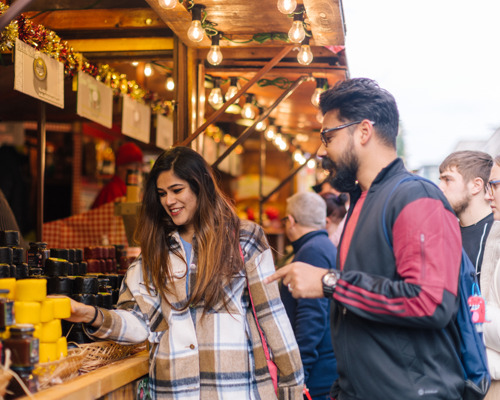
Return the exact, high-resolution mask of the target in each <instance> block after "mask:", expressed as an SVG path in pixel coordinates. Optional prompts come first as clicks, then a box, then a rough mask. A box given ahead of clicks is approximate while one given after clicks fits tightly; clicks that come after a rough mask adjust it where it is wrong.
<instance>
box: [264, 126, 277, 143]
mask: <svg viewBox="0 0 500 400" xmlns="http://www.w3.org/2000/svg"><path fill="white" fill-rule="evenodd" d="M277 132H278V130H277V129H276V127H275V126H274V125H269V126H268V128H267V130H266V133H265V136H266V139H267V140H273V139H274V137H275V136H276V133H277Z"/></svg>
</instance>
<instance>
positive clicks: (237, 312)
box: [92, 221, 304, 400]
mask: <svg viewBox="0 0 500 400" xmlns="http://www.w3.org/2000/svg"><path fill="white" fill-rule="evenodd" d="M173 240H175V242H176V243H177V245H178V246H179V250H180V251H181V253H182V254H184V250H183V247H182V245H181V242H180V238H179V236H178V235H177V234H175V235H174V236H173ZM240 245H241V249H242V251H243V255H244V259H245V269H244V271H241V273H240V274H238V275H236V276H234V278H233V279H232V281H231V282H230V284H229V285H228V286H227V287H226V288H225V292H226V299H227V301H228V308H229V311H230V313H228V312H227V311H226V309H225V308H224V307H223V306H222V304H220V305H218V306H216V307H214V309H212V310H211V311H210V312H208V313H207V314H206V315H205V316H204V317H203V318H202V312H203V304H198V305H195V306H192V307H190V308H188V309H187V310H184V311H176V310H174V309H172V308H171V307H169V306H168V304H167V303H166V302H165V301H162V300H160V298H159V297H158V296H157V295H156V291H155V289H154V288H151V295H150V294H149V293H148V291H147V289H146V287H145V284H144V279H143V276H142V268H141V262H142V261H141V258H138V259H137V260H136V261H135V262H134V263H133V264H132V265H131V266H130V268H129V270H128V272H127V275H126V277H125V279H124V280H123V284H122V288H121V294H120V299H119V301H118V309H117V310H115V311H109V310H104V309H103V310H102V312H103V315H104V321H103V324H102V326H101V327H99V328H98V329H97V330H96V331H94V332H92V333H93V335H94V336H95V337H97V338H100V339H112V340H115V341H117V342H120V343H138V342H141V341H144V340H146V339H147V340H149V342H150V344H151V346H150V369H149V377H150V381H151V392H152V394H153V398H157V399H182V400H191V399H193V400H194V399H196V400H198V399H202V400H211V399H218V400H222V399H225V400H235V399H238V400H244V399H252V400H253V399H262V400H272V399H275V398H276V395H275V392H274V388H273V384H272V381H271V378H270V375H269V372H268V369H267V364H266V359H265V356H264V352H263V350H262V344H261V339H260V336H259V333H258V330H257V326H256V323H255V318H254V316H253V313H252V307H251V305H250V304H249V297H248V289H247V279H246V278H248V282H249V285H250V288H251V292H252V297H253V300H254V304H255V308H256V312H257V315H258V318H259V323H260V325H261V328H262V330H263V332H264V334H265V336H266V339H267V343H268V346H269V349H270V351H271V352H272V358H273V359H274V362H275V363H276V365H277V367H278V374H279V375H278V386H279V399H283V400H285V399H302V388H303V385H304V377H303V369H302V363H301V360H300V354H299V350H298V347H297V343H296V341H295V337H294V334H293V331H292V328H291V326H290V322H289V320H288V318H287V315H286V312H285V309H284V307H283V304H282V303H281V300H280V297H279V291H278V285H277V284H276V283H272V284H268V285H266V284H264V283H263V282H262V281H263V279H264V278H265V277H267V276H269V275H271V274H272V273H273V272H274V263H273V258H272V254H271V251H270V249H269V245H268V243H267V240H266V238H265V235H264V232H263V230H262V229H261V228H260V227H259V226H258V225H256V224H254V223H251V222H248V221H242V227H241V234H240ZM171 261H172V266H173V272H174V275H175V276H176V277H177V278H176V279H175V280H174V281H173V282H169V283H167V284H168V285H169V286H170V288H171V289H172V290H173V291H174V292H175V293H176V295H169V301H171V302H172V303H173V304H178V305H181V304H185V302H186V301H187V297H188V296H187V293H186V288H187V287H188V285H186V263H185V262H184V261H183V260H182V259H180V258H179V257H176V256H175V255H173V254H172V255H171ZM196 261H197V260H196V255H194V257H193V262H192V263H191V264H190V266H189V269H188V271H189V273H188V277H189V279H190V281H191V280H192V279H193V277H194V276H195V275H194V274H196ZM245 273H246V277H245Z"/></svg>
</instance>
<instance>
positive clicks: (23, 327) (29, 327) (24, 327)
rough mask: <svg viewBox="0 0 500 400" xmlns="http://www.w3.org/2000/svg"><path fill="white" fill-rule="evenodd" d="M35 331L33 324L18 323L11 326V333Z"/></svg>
mask: <svg viewBox="0 0 500 400" xmlns="http://www.w3.org/2000/svg"><path fill="white" fill-rule="evenodd" d="M33 332H35V327H34V326H33V324H17V325H14V326H11V327H10V334H11V335H16V336H19V335H33Z"/></svg>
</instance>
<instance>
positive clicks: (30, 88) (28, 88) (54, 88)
mask: <svg viewBox="0 0 500 400" xmlns="http://www.w3.org/2000/svg"><path fill="white" fill-rule="evenodd" d="M14 67H15V72H14V74H15V77H14V89H15V90H18V91H20V92H22V93H25V94H27V95H29V96H32V97H35V98H37V99H40V100H43V101H45V102H47V103H50V104H53V105H54V106H57V107H60V108H64V66H63V64H62V63H61V62H59V61H57V60H55V59H54V58H52V57H50V56H48V55H46V54H43V53H40V52H39V51H38V50H36V49H35V48H33V47H31V46H29V45H27V44H26V43H24V42H23V41H21V40H19V39H16V48H15V65H14Z"/></svg>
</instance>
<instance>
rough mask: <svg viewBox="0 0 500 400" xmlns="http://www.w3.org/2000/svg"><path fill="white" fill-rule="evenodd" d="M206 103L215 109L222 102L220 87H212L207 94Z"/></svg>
mask: <svg viewBox="0 0 500 400" xmlns="http://www.w3.org/2000/svg"><path fill="white" fill-rule="evenodd" d="M208 103H209V104H210V105H211V106H212V107H213V108H215V109H216V110H217V109H219V108H220V106H222V104H224V97H223V96H222V91H221V90H220V87H214V88H213V89H212V91H211V92H210V95H209V96H208Z"/></svg>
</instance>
